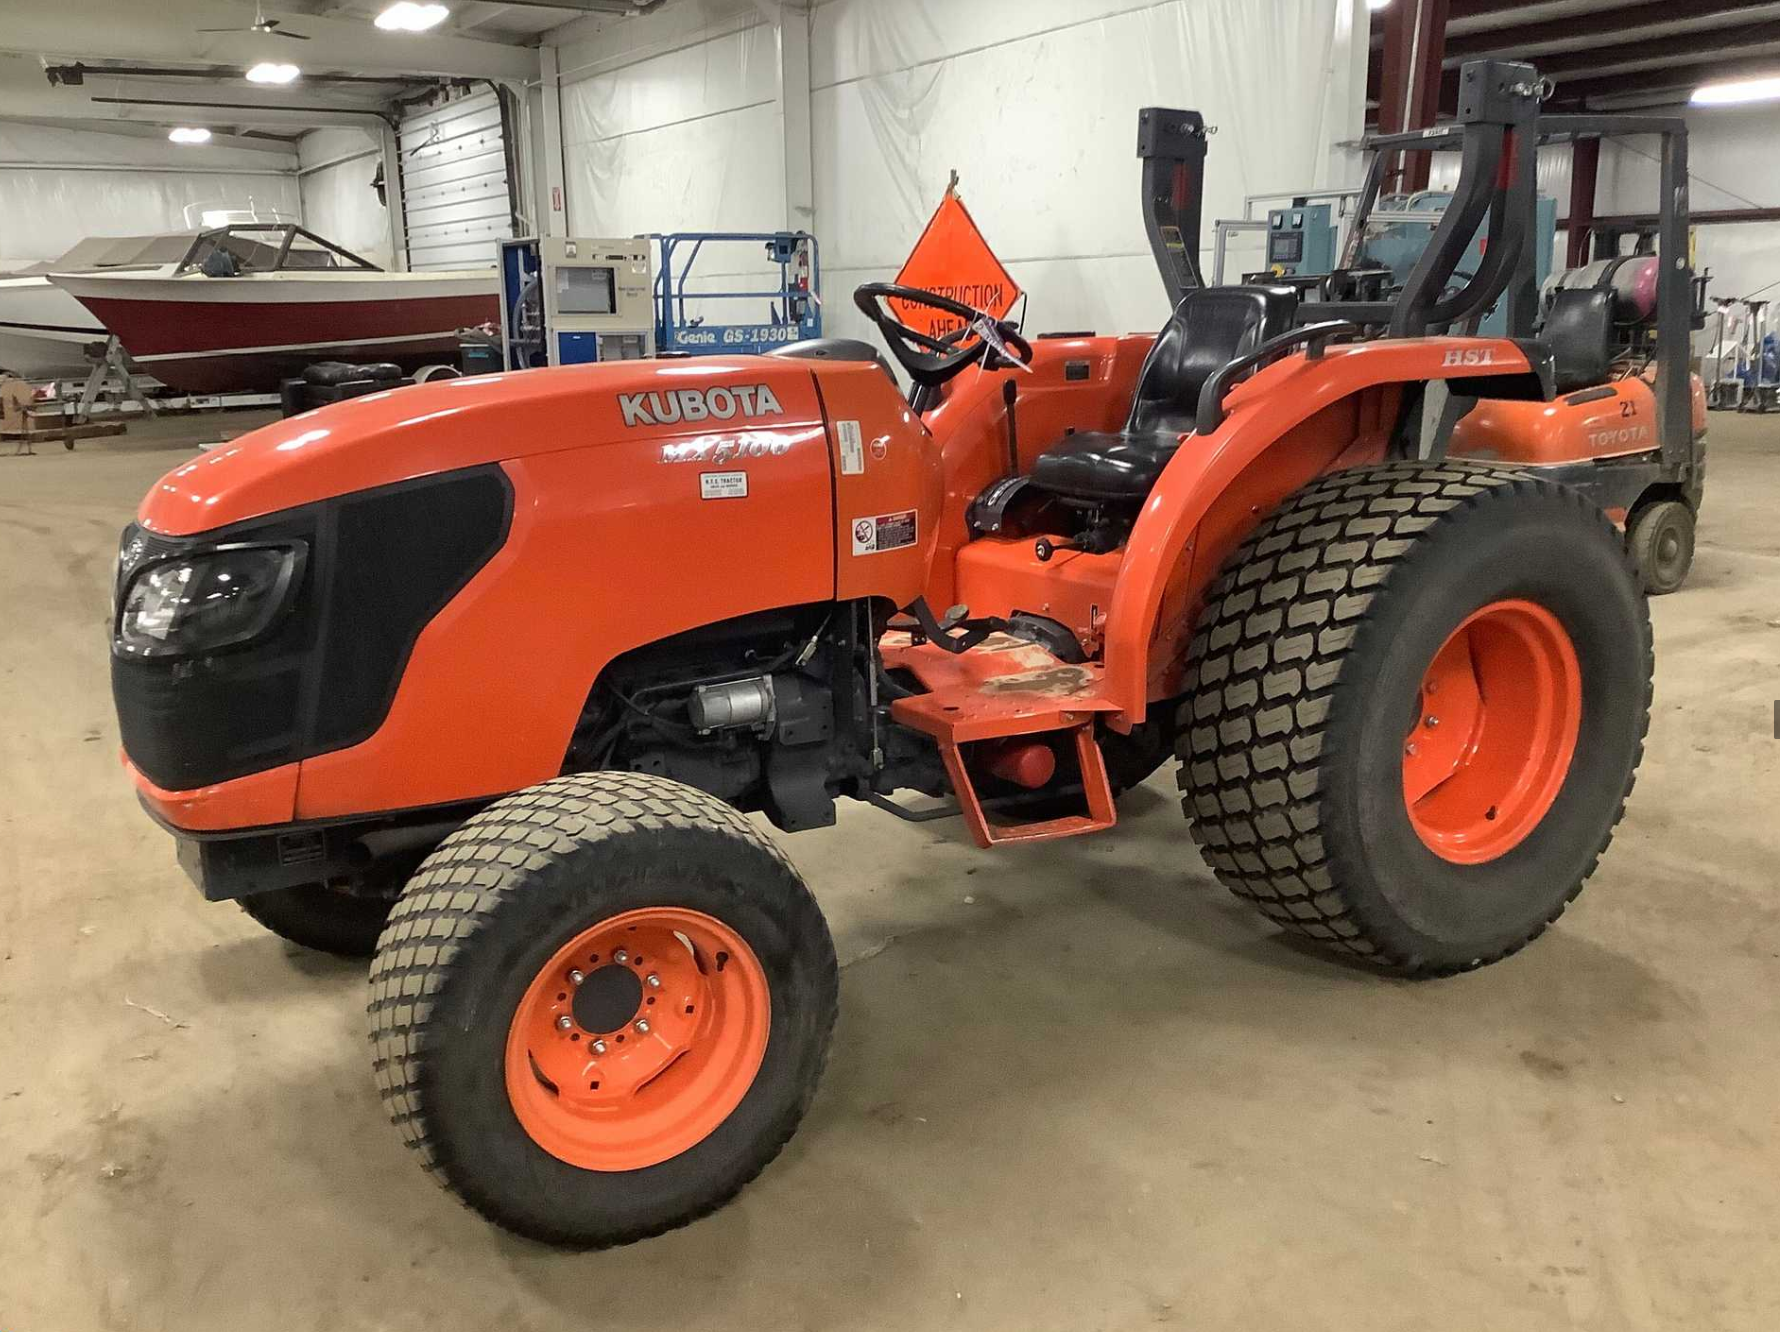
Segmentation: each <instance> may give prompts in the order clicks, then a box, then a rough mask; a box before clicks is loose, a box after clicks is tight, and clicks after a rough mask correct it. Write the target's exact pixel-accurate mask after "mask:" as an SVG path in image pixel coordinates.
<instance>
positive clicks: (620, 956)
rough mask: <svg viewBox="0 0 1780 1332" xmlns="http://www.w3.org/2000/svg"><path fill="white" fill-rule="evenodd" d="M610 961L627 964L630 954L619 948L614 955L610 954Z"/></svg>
mask: <svg viewBox="0 0 1780 1332" xmlns="http://www.w3.org/2000/svg"><path fill="white" fill-rule="evenodd" d="M612 960H613V961H614V962H628V961H630V954H629V953H627V952H625V951H624V950H623V949H622V948H620V949H619V950H618V951H617V952H616V953H613V954H612Z"/></svg>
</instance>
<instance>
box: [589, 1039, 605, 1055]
mask: <svg viewBox="0 0 1780 1332" xmlns="http://www.w3.org/2000/svg"><path fill="white" fill-rule="evenodd" d="M592 1048H593V1052H594V1053H595V1054H604V1053H605V1052H606V1043H605V1042H604V1041H595V1042H594V1043H593V1047H592Z"/></svg>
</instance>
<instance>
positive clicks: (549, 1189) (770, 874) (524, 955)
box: [368, 773, 838, 1248]
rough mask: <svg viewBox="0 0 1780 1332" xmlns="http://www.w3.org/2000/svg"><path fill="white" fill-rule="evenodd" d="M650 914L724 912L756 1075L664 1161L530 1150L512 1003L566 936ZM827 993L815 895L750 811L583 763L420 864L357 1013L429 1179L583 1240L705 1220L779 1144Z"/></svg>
mask: <svg viewBox="0 0 1780 1332" xmlns="http://www.w3.org/2000/svg"><path fill="white" fill-rule="evenodd" d="M664 909H666V910H688V911H696V912H698V913H702V914H704V915H705V916H708V917H710V918H713V919H715V920H718V921H720V922H721V923H722V924H723V925H724V926H725V927H726V928H728V929H730V930H733V931H734V932H735V934H736V935H738V936H739V937H740V938H741V939H742V940H744V941H745V942H746V944H747V946H748V947H749V948H750V949H751V950H752V954H753V956H754V957H755V958H757V959H758V962H759V969H760V971H761V973H763V976H764V980H765V988H766V991H767V993H768V995H769V997H770V1018H769V1019H768V1026H767V1032H766V1038H765V1049H764V1054H763V1055H762V1056H760V1062H759V1066H758V1071H757V1073H755V1074H754V1075H753V1078H752V1082H751V1083H750V1084H749V1085H748V1089H747V1091H746V1093H745V1095H743V1096H742V1099H741V1100H740V1102H739V1103H738V1104H737V1105H736V1106H735V1108H734V1110H733V1111H731V1112H729V1113H728V1114H727V1117H726V1118H724V1119H723V1120H722V1122H721V1123H719V1124H718V1125H717V1126H716V1127H715V1128H714V1129H713V1130H711V1131H710V1132H709V1134H708V1136H706V1137H704V1138H703V1139H702V1140H700V1141H698V1142H696V1144H694V1145H692V1146H690V1147H688V1148H686V1149H685V1150H683V1151H681V1152H680V1153H679V1154H677V1155H673V1156H671V1157H669V1158H668V1159H666V1160H662V1161H660V1162H659V1163H657V1164H652V1165H647V1166H644V1167H642V1168H637V1169H625V1170H609V1169H588V1168H583V1167H581V1166H579V1165H575V1164H571V1163H570V1162H569V1161H568V1160H565V1159H562V1158H561V1157H560V1156H559V1155H557V1154H553V1153H552V1152H551V1151H548V1150H545V1148H544V1147H542V1146H540V1144H539V1141H537V1140H536V1139H535V1138H534V1136H533V1135H532V1134H531V1133H530V1132H528V1130H527V1128H526V1127H525V1126H524V1125H523V1124H522V1123H521V1119H520V1115H519V1113H518V1111H517V1109H516V1105H517V1102H515V1101H514V1100H513V1099H512V1097H511V1096H510V1095H509V1090H508V1085H509V1084H508V1082H507V1080H506V1079H505V1078H504V1076H503V1068H504V1061H505V1060H506V1059H507V1057H508V1053H509V1052H508V1039H509V1032H510V1030H513V1029H514V1028H515V1015H516V1014H518V1013H521V1012H522V1011H524V1010H523V1005H524V1004H525V1003H526V1002H527V996H528V993H529V991H528V986H529V985H531V984H532V982H533V981H534V978H538V977H540V976H541V975H544V974H547V973H548V969H549V968H550V967H552V966H553V965H554V960H555V959H557V958H559V957H560V956H561V950H562V949H563V948H564V947H565V946H569V945H570V944H572V942H573V940H574V939H575V938H576V937H577V934H578V932H581V931H583V930H585V929H586V928H588V927H590V926H592V927H595V928H597V927H598V926H599V923H600V922H603V921H607V920H610V919H612V918H615V917H619V916H625V915H626V914H627V913H633V914H634V913H636V912H639V911H647V910H655V911H660V910H664ZM610 957H611V959H612V960H616V954H615V953H614V954H611V955H610ZM721 964H722V958H721V957H719V959H718V965H719V968H721ZM554 985H555V982H551V983H550V987H551V988H554ZM837 993H838V977H837V971H836V966H835V958H834V946H833V943H832V941H831V940H830V938H829V934H828V929H827V926H826V924H825V923H824V922H823V919H822V915H821V912H820V910H819V909H818V908H817V906H816V903H815V900H814V899H813V898H812V897H811V896H810V894H809V891H808V889H807V888H805V886H804V884H803V881H802V880H801V879H800V878H799V877H798V875H797V873H796V871H795V870H793V869H792V867H791V865H790V863H789V862H788V861H786V859H785V858H784V856H783V855H782V854H781V853H780V852H779V851H778V849H777V848H776V847H775V846H774V845H773V843H772V842H771V841H769V840H768V839H767V838H766V837H764V836H762V835H761V833H760V832H758V831H757V830H756V829H755V828H754V826H753V825H752V824H750V823H749V822H748V820H747V819H745V818H743V817H742V815H740V814H739V813H737V812H736V811H735V810H733V809H732V808H730V807H729V806H728V805H725V804H723V803H722V802H721V801H719V800H717V799H715V798H714V797H712V796H709V795H706V794H704V793H703V792H700V791H697V790H695V789H693V788H692V787H689V786H685V785H683V784H681V783H679V782H674V781H670V780H668V779H666V778H662V777H655V776H650V775H646V774H641V773H589V774H584V775H579V776H571V777H562V778H558V779H556V780H554V781H550V782H545V783H544V784H542V785H540V786H536V787H533V788H531V789H530V790H527V791H523V792H520V793H519V794H517V795H514V796H510V797H508V798H506V799H503V800H500V801H497V802H496V803H494V804H493V805H491V806H489V807H488V808H487V809H485V810H483V811H482V812H480V813H478V814H476V815H475V816H474V817H473V818H471V819H470V820H469V821H468V822H467V823H466V824H465V825H464V826H463V827H462V828H460V829H458V830H457V831H456V832H454V833H452V834H451V836H449V837H448V838H446V839H445V841H444V842H443V843H442V844H441V845H440V846H439V847H438V848H437V849H436V850H435V851H434V852H433V853H432V855H430V856H429V857H428V858H427V860H426V861H425V862H424V863H423V864H422V866H421V868H420V870H419V872H418V873H417V874H416V875H415V877H414V878H413V880H412V881H411V882H410V883H409V885H408V887H407V889H406V891H405V892H404V893H403V895H402V898H401V900H400V902H399V903H398V904H397V905H396V909H395V911H394V912H393V913H392V914H391V916H390V920H389V925H388V928H387V929H386V930H385V931H384V934H383V938H382V942H381V944H380V945H379V947H378V951H377V959H376V962H375V963H374V965H373V967H372V972H371V996H370V1003H369V1008H368V1012H369V1018H370V1036H371V1046H372V1051H373V1056H374V1066H375V1071H376V1078H377V1083H378V1086H379V1089H380V1091H381V1094H382V1097H383V1100H384V1102H385V1105H386V1107H387V1108H388V1110H389V1112H390V1114H391V1117H392V1119H393V1120H394V1122H395V1124H396V1126H397V1127H398V1128H399V1129H400V1130H401V1133H402V1136H403V1138H404V1139H405V1140H406V1141H407V1143H408V1145H409V1146H410V1147H411V1148H413V1149H414V1150H415V1151H416V1152H417V1153H418V1154H419V1155H420V1159H421V1161H422V1163H423V1164H424V1165H425V1167H426V1169H427V1170H428V1171H429V1172H430V1173H431V1174H432V1175H433V1177H434V1178H435V1179H436V1180H437V1181H438V1182H439V1183H440V1184H442V1185H444V1186H445V1187H446V1188H447V1189H448V1190H450V1191H452V1192H453V1193H455V1194H456V1195H457V1196H458V1197H459V1198H460V1199H461V1200H462V1201H463V1202H465V1203H466V1204H468V1205H469V1206H470V1207H472V1208H474V1209H475V1210H476V1211H478V1212H480V1213H481V1214H482V1215H483V1216H485V1217H487V1218H488V1219H489V1220H491V1221H494V1222H495V1223H496V1224H498V1225H501V1226H504V1227H506V1228H507V1229H509V1230H512V1231H515V1232H517V1233H519V1234H521V1235H526V1236H529V1237H531V1238H533V1239H537V1240H541V1241H544V1242H546V1243H553V1244H560V1245H565V1246H572V1247H585V1248H594V1247H604V1246H607V1245H612V1244H622V1243H627V1242H630V1241H632V1240H638V1239H643V1238H645V1237H647V1236H650V1235H656V1234H659V1233H661V1232H663V1231H666V1230H670V1229H672V1228H674V1227H676V1226H680V1225H684V1224H686V1223H687V1222H689V1221H692V1220H695V1219H696V1218H698V1217H700V1216H703V1215H705V1214H706V1213H708V1212H710V1211H712V1210H714V1209H715V1208H717V1207H719V1206H721V1205H722V1204H723V1203H724V1202H726V1201H728V1200H729V1199H730V1198H732V1197H733V1196H734V1195H735V1194H736V1193H737V1192H739V1191H740V1190H741V1188H742V1187H743V1186H744V1185H745V1184H747V1183H748V1181H749V1180H751V1179H753V1178H754V1176H755V1175H757V1174H758V1173H759V1172H760V1171H761V1170H762V1169H764V1168H765V1166H766V1165H767V1164H768V1163H769V1162H770V1161H771V1160H772V1159H773V1158H774V1157H775V1156H777V1155H778V1154H779V1151H780V1149H781V1148H783V1147H784V1145H785V1143H786V1142H787V1141H788V1140H789V1139H790V1137H791V1134H792V1132H793V1131H794V1130H795V1129H796V1127H797V1125H798V1122H799V1121H800V1120H801V1119H802V1118H803V1115H804V1112H805V1110H806V1109H807V1108H808V1106H809V1103H810V1099H811V1097H812V1096H813V1095H814V1093H815V1089H816V1084H817V1081H818V1080H819V1078H820V1076H821V1072H822V1068H823V1065H824V1063H825V1061H826V1058H827V1052H828V1043H829V1037H830V1033H831V1031H832V1028H833V1024H834V1018H835V1011H836V1003H837ZM651 1002H652V1001H651ZM688 1011H690V1009H689V1010H688ZM590 1039H591V1038H590ZM613 1039H617V1038H616V1037H614V1038H613ZM534 1067H535V1065H534Z"/></svg>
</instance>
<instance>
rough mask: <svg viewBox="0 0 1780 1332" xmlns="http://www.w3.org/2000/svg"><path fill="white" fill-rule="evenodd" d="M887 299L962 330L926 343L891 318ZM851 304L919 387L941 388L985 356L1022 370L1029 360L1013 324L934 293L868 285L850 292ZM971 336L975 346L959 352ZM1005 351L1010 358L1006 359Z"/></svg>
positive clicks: (887, 284)
mask: <svg viewBox="0 0 1780 1332" xmlns="http://www.w3.org/2000/svg"><path fill="white" fill-rule="evenodd" d="M886 297H894V298H896V299H897V300H899V301H907V302H909V304H911V305H924V306H927V307H928V308H929V309H933V310H939V311H942V312H943V313H945V314H949V315H953V316H955V317H956V318H958V319H962V320H963V321H964V327H963V328H959V329H954V330H953V331H952V332H951V333H949V334H947V335H946V336H945V337H943V338H935V337H930V336H929V335H928V334H926V333H923V332H921V331H920V330H919V329H913V328H910V327H909V326H908V325H907V324H905V323H903V322H902V321H901V320H900V319H898V318H896V316H895V315H893V314H891V313H890V311H889V309H888V308H887V307H886V306H885V305H884V303H883V302H884V300H885V298H886ZM853 304H855V305H857V306H858V307H859V309H860V312H861V313H863V314H864V315H865V316H866V317H867V318H868V319H870V320H871V321H872V323H874V324H876V325H877V326H878V331H879V332H881V333H882V334H883V335H884V343H885V345H886V346H888V347H889V348H890V354H891V355H892V356H894V357H895V358H896V359H897V361H899V362H900V363H901V365H902V368H903V369H904V370H907V371H908V372H909V378H910V379H912V380H914V381H915V383H917V384H920V385H922V386H924V387H928V388H932V387H936V386H938V385H940V384H943V383H945V382H946V381H947V380H948V379H950V378H952V377H953V376H954V375H956V374H958V373H959V372H960V371H961V370H964V369H966V368H967V367H969V366H971V365H974V364H976V362H978V361H980V360H983V359H984V358H985V357H987V356H994V357H995V358H996V359H997V360H1001V361H1004V362H1005V363H1007V364H1010V365H1021V366H1023V365H1025V364H1026V363H1028V362H1030V361H1031V360H1032V344H1031V343H1029V342H1027V341H1026V339H1025V338H1023V337H1021V336H1020V335H1019V333H1018V332H1017V331H1016V330H1015V328H1014V326H1013V325H1012V324H1009V323H1007V322H1006V321H1005V320H1000V319H996V318H995V317H994V316H993V315H991V314H989V313H988V311H986V310H979V309H977V308H976V307H975V306H971V305H966V304H965V303H964V302H963V301H955V300H953V299H952V298H951V297H950V296H941V295H940V294H939V293H938V292H936V291H923V290H922V289H921V288H919V287H903V286H898V285H897V284H896V283H894V282H867V283H866V284H865V285H864V286H861V287H858V288H856V289H855V290H854V292H853ZM973 332H974V333H975V334H976V335H977V336H976V338H975V340H974V341H971V342H969V343H968V344H967V345H963V346H960V345H959V344H960V343H963V342H964V341H965V339H966V338H968V337H969V335H970V334H971V333H973ZM998 344H999V345H998ZM1009 351H1011V352H1012V353H1013V355H1012V356H1008V355H1006V354H1005V353H1006V352H1009Z"/></svg>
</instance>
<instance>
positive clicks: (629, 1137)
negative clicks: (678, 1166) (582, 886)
mask: <svg viewBox="0 0 1780 1332" xmlns="http://www.w3.org/2000/svg"><path fill="white" fill-rule="evenodd" d="M770 1019H771V1000H770V997H769V995H768V991H767V985H766V973H765V972H764V971H763V970H762V969H761V966H760V962H759V959H757V958H756V957H755V956H754V952H753V950H752V949H751V948H749V947H748V945H747V944H746V943H745V942H743V940H742V937H741V936H740V935H739V934H737V933H736V932H735V931H734V930H732V929H731V928H729V926H727V925H725V924H724V923H723V922H722V921H720V920H717V919H716V918H715V917H713V916H707V915H705V914H704V913H703V912H702V911H689V910H686V909H683V908H680V907H646V908H644V909H642V910H639V911H626V912H624V913H622V914H621V915H617V916H612V917H610V918H609V919H606V920H603V921H601V922H600V923H599V924H597V925H594V926H592V927H591V928H589V929H586V930H583V931H582V932H581V933H579V934H577V935H576V936H575V937H574V938H573V939H571V940H570V941H569V942H568V943H566V944H564V945H563V946H562V947H561V948H560V949H558V950H557V952H556V955H555V956H554V957H552V958H551V959H550V961H549V962H547V963H546V964H545V965H544V967H543V969H542V970H541V971H540V972H539V973H538V974H537V976H536V977H535V978H534V979H533V980H532V983H531V985H530V986H529V987H528V988H527V990H526V992H525V997H524V998H523V999H521V1000H520V1001H519V1008H518V1010H517V1011H516V1012H515V1013H514V1014H513V1023H512V1026H511V1027H510V1028H509V1029H508V1033H507V1052H506V1061H505V1070H506V1081H507V1097H508V1099H509V1100H510V1101H511V1103H512V1106H513V1113H514V1115H515V1116H516V1117H517V1118H518V1120H519V1123H520V1125H521V1126H522V1127H523V1128H524V1129H525V1131H526V1132H527V1133H528V1134H530V1135H531V1138H532V1141H534V1142H536V1143H537V1144H538V1146H540V1147H542V1148H543V1149H544V1150H545V1151H547V1152H549V1153H550V1154H551V1155H552V1156H554V1157H556V1158H557V1159H558V1160H562V1161H566V1162H568V1163H569V1164H570V1165H575V1166H580V1167H581V1168H583V1169H585V1170H640V1169H642V1168H643V1167H645V1166H652V1165H658V1164H660V1163H661V1162H663V1161H666V1160H668V1159H669V1158H670V1157H674V1156H678V1155H679V1154H680V1153H681V1152H684V1151H686V1150H687V1149H688V1148H690V1147H693V1146H695V1145H696V1144H698V1143H700V1142H702V1141H704V1139H705V1138H706V1137H708V1136H709V1135H710V1134H711V1133H712V1132H713V1131H714V1130H715V1129H716V1128H717V1126H718V1125H719V1124H721V1123H722V1122H723V1121H724V1120H725V1119H727V1118H728V1117H729V1115H730V1113H731V1112H732V1111H734V1109H735V1108H736V1106H738V1105H740V1104H741V1101H742V1097H744V1096H745V1095H747V1092H748V1088H749V1087H751V1086H752V1085H753V1083H754V1078H755V1075H756V1074H757V1073H758V1072H759V1071H760V1061H761V1059H762V1058H763V1057H764V1056H765V1054H766V1040H767V1029H768V1025H769V1022H770Z"/></svg>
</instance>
